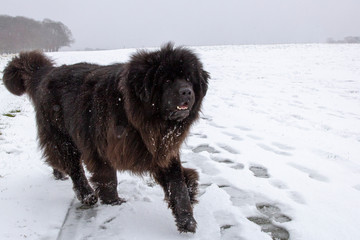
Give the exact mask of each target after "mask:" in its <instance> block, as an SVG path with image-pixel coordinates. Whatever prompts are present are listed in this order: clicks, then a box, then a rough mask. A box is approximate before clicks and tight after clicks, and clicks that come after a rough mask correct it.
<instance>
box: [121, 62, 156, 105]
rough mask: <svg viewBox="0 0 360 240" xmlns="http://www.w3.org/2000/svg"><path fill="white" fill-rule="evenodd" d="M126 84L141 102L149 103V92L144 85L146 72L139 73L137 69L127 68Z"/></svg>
mask: <svg viewBox="0 0 360 240" xmlns="http://www.w3.org/2000/svg"><path fill="white" fill-rule="evenodd" d="M127 70H128V72H127V75H126V77H127V83H128V84H129V86H130V89H132V90H133V91H134V93H135V95H136V96H137V97H138V98H139V99H140V100H141V101H142V102H149V101H150V91H149V89H148V87H147V84H146V72H144V71H140V69H139V68H135V69H134V68H132V67H131V66H129V67H128V69H127Z"/></svg>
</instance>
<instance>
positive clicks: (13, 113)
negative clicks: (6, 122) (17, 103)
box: [3, 109, 21, 117]
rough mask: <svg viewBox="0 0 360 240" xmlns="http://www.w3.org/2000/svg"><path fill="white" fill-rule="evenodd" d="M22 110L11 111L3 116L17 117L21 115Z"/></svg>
mask: <svg viewBox="0 0 360 240" xmlns="http://www.w3.org/2000/svg"><path fill="white" fill-rule="evenodd" d="M20 112H21V110H19V109H16V110H11V111H10V112H8V113H4V114H3V116H4V117H15V116H16V113H20Z"/></svg>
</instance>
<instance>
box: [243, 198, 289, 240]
mask: <svg viewBox="0 0 360 240" xmlns="http://www.w3.org/2000/svg"><path fill="white" fill-rule="evenodd" d="M256 208H257V210H258V211H259V212H260V213H261V214H263V216H254V217H248V219H249V220H250V221H251V222H253V223H255V224H257V225H259V226H260V227H261V231H263V232H265V233H268V234H269V235H270V236H271V237H272V239H279V240H288V239H289V238H290V234H289V232H288V231H287V230H286V229H285V228H282V227H280V226H276V225H275V224H273V222H274V221H275V222H277V223H285V222H290V221H291V218H290V217H288V216H286V215H285V214H283V213H282V212H281V210H280V208H279V207H277V206H275V205H272V204H268V203H258V204H256Z"/></svg>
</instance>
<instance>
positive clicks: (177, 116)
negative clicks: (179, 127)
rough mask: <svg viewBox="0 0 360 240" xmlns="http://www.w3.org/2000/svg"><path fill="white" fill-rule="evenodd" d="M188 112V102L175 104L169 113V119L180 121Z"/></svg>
mask: <svg viewBox="0 0 360 240" xmlns="http://www.w3.org/2000/svg"><path fill="white" fill-rule="evenodd" d="M189 114H190V109H189V105H188V104H184V105H179V106H176V109H175V110H174V111H172V112H171V113H170V115H169V120H175V121H178V122H180V121H182V120H184V119H185V118H187V117H188V116H189Z"/></svg>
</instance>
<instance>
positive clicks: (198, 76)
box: [3, 44, 209, 232]
mask: <svg viewBox="0 0 360 240" xmlns="http://www.w3.org/2000/svg"><path fill="white" fill-rule="evenodd" d="M208 78H209V74H208V73H207V72H206V71H204V70H203V67H202V64H201V62H200V61H199V59H198V57H197V56H196V55H195V54H194V53H193V52H192V51H190V50H188V49H186V48H182V47H178V48H174V47H173V46H172V45H171V44H167V45H166V46H164V47H162V48H161V49H160V50H158V51H153V52H147V51H140V52H138V53H136V54H134V55H133V56H132V57H131V59H130V61H129V62H128V63H124V64H114V65H109V66H99V65H94V64H88V63H79V64H74V65H64V66H60V67H55V66H54V65H53V63H52V61H51V60H49V59H48V58H47V57H46V56H45V55H44V54H42V53H40V52H25V53H21V54H20V56H19V57H15V58H14V59H13V60H12V61H11V62H10V63H9V64H8V66H7V67H6V68H5V70H4V76H3V79H4V83H5V86H6V87H7V89H8V90H9V91H10V92H12V93H13V94H16V95H22V94H23V93H27V94H28V95H29V96H30V98H31V100H32V102H33V104H34V107H35V110H36V121H37V127H38V136H39V141H40V145H41V147H42V149H43V151H44V156H45V157H46V161H47V163H49V164H50V165H51V166H52V167H53V168H54V175H55V177H57V178H63V177H65V174H68V175H69V176H70V178H71V179H72V181H73V185H74V191H75V193H76V195H77V197H78V199H79V200H80V201H81V202H82V203H83V204H88V205H93V204H95V203H96V202H97V198H98V197H99V198H100V200H101V202H102V203H105V204H121V203H123V202H124V200H123V199H121V198H119V197H118V193H117V189H116V188H117V178H116V170H119V171H123V170H129V171H131V172H133V173H135V174H139V175H141V174H144V173H150V174H151V176H152V177H153V178H154V179H155V180H156V181H157V182H158V183H159V184H160V185H161V186H162V187H163V189H164V192H165V199H166V200H167V201H168V203H169V207H170V208H171V209H172V212H173V214H174V216H175V219H176V223H177V226H178V229H179V231H180V232H195V230H196V221H195V219H194V218H193V209H192V205H193V204H194V203H196V194H197V190H198V183H197V181H198V174H197V172H196V171H195V170H194V169H188V168H183V167H182V166H181V162H180V156H179V149H180V146H181V144H182V142H183V141H184V139H185V138H186V136H187V134H188V132H189V128H190V125H191V124H192V123H193V122H194V121H195V120H196V119H197V118H198V115H199V110H200V107H201V103H202V100H203V97H204V96H205V94H206V91H207V87H208ZM82 161H83V162H84V163H85V165H86V167H87V169H88V170H89V171H90V173H91V174H92V177H91V179H90V180H91V182H92V184H93V187H94V189H95V191H94V190H93V189H92V188H91V186H90V185H89V182H88V180H87V179H86V177H85V175H84V169H83V167H82Z"/></svg>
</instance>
